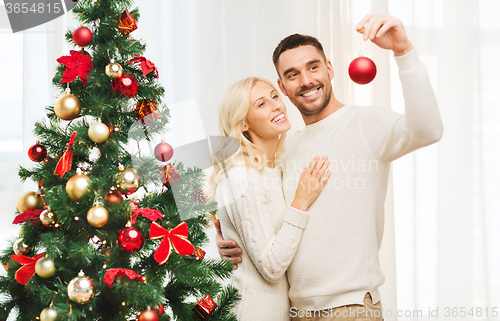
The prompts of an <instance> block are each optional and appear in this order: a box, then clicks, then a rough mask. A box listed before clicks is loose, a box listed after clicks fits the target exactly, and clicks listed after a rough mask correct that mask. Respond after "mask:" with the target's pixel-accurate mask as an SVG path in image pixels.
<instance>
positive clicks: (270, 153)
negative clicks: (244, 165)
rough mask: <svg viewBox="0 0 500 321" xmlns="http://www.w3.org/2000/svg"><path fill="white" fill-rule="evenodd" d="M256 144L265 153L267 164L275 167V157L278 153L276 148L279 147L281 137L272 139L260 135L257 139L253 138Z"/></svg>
mask: <svg viewBox="0 0 500 321" xmlns="http://www.w3.org/2000/svg"><path fill="white" fill-rule="evenodd" d="M253 141H254V144H255V145H257V146H259V147H260V148H262V150H264V153H265V157H266V159H265V162H264V163H265V165H266V166H267V167H270V168H274V159H275V155H276V150H277V149H278V142H279V137H276V138H272V139H268V138H266V139H263V138H260V137H258V138H257V139H253Z"/></svg>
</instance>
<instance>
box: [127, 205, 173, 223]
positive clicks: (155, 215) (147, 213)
mask: <svg viewBox="0 0 500 321" xmlns="http://www.w3.org/2000/svg"><path fill="white" fill-rule="evenodd" d="M139 215H142V216H144V217H146V218H149V219H150V220H151V221H153V222H156V221H157V220H158V219H159V218H162V217H164V216H165V215H163V214H162V213H161V212H160V211H158V210H153V209H150V208H136V209H135V210H134V213H132V225H134V224H135V221H136V220H137V217H138V216H139Z"/></svg>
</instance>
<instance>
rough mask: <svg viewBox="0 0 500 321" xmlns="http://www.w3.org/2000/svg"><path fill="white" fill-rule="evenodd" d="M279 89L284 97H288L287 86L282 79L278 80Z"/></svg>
mask: <svg viewBox="0 0 500 321" xmlns="http://www.w3.org/2000/svg"><path fill="white" fill-rule="evenodd" d="M278 87H280V90H281V92H282V93H283V95H285V96H287V97H288V93H287V92H286V89H285V85H283V82H282V81H281V78H278Z"/></svg>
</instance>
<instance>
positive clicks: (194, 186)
mask: <svg viewBox="0 0 500 321" xmlns="http://www.w3.org/2000/svg"><path fill="white" fill-rule="evenodd" d="M131 6H132V3H131V1H126V0H122V1H117V0H97V1H95V0H80V1H78V3H77V5H76V6H75V8H74V9H73V13H74V14H75V16H76V18H77V19H78V21H80V23H81V25H82V26H81V27H79V28H77V29H76V30H70V31H68V32H67V34H66V39H67V41H68V42H69V43H70V44H73V45H74V46H75V50H71V52H70V54H69V55H67V56H62V57H60V58H59V59H58V60H57V61H58V62H59V67H58V69H57V72H56V74H55V76H54V78H53V84H54V85H55V86H57V87H59V88H60V89H61V91H64V93H62V95H61V97H60V98H58V99H57V101H56V102H55V104H54V106H49V107H47V118H48V120H46V121H39V122H37V123H36V124H35V129H34V133H35V135H36V136H37V137H38V139H39V141H38V142H37V143H36V144H34V145H33V146H32V147H31V148H30V150H29V156H30V158H31V159H32V160H33V162H34V163H33V166H31V165H30V166H27V167H21V168H20V171H19V174H20V177H21V179H22V180H23V181H24V180H27V179H32V180H33V181H35V182H38V186H39V190H38V191H36V192H35V191H33V192H28V193H25V194H24V195H22V196H21V197H20V198H19V201H18V205H17V210H18V213H17V214H16V217H15V219H14V224H21V225H22V228H21V230H20V235H19V238H17V239H16V240H15V241H14V242H13V244H12V246H11V247H9V248H8V249H6V250H5V251H4V253H3V254H2V257H1V260H2V263H3V266H4V268H5V269H6V270H7V273H6V275H5V276H2V277H0V291H1V292H2V293H3V294H5V295H6V297H7V298H6V299H5V300H4V301H3V302H2V303H1V304H0V319H2V320H5V319H7V318H8V317H9V315H10V314H11V313H17V320H42V321H48V320H107V321H109V320H143V321H146V320H182V321H188V320H200V319H205V320H236V317H235V316H234V315H233V314H232V313H230V310H231V308H232V307H233V306H234V304H235V303H236V300H237V299H238V294H237V290H236V289H235V288H233V287H231V286H226V287H224V286H223V285H221V283H220V282H221V281H222V280H224V279H227V278H228V277H229V276H230V273H231V271H232V264H231V263H230V262H226V261H222V260H218V259H217V260H214V259H208V258H204V251H203V250H202V248H201V246H202V245H203V244H204V243H206V242H207V241H208V239H207V236H206V235H205V231H204V229H205V227H206V225H207V224H208V216H207V213H208V212H209V211H210V210H212V209H213V208H214V206H213V204H210V203H207V202H206V198H205V196H204V194H203V188H202V181H203V176H202V172H201V170H200V169H197V168H194V169H192V168H184V167H183V165H182V163H181V162H175V163H173V164H172V163H169V160H170V159H171V157H172V153H173V150H172V147H171V146H170V145H169V144H168V143H165V142H162V143H160V144H158V145H157V146H156V148H155V153H154V154H155V157H156V159H155V158H154V157H146V156H144V155H143V156H142V157H141V156H140V155H130V154H129V153H127V152H126V150H125V146H126V145H127V144H129V140H130V139H131V138H132V139H135V140H137V141H138V142H140V141H141V140H146V141H150V140H152V139H153V137H157V136H158V135H161V133H162V131H163V130H164V128H165V127H168V125H167V123H168V119H169V117H168V109H167V107H166V106H164V105H163V104H162V103H161V98H162V96H163V94H164V89H163V88H162V86H161V85H160V83H159V81H158V76H159V75H158V70H157V69H156V67H155V66H154V64H153V63H152V62H151V61H149V60H148V59H146V58H145V57H144V56H142V55H143V54H144V52H145V45H144V44H143V43H141V42H140V41H138V40H135V39H134V38H133V37H132V35H131V33H132V32H133V31H134V30H136V29H137V22H138V20H139V12H138V10H137V9H133V10H132V8H131ZM129 9H130V11H129ZM137 124H139V126H138V125H137ZM134 165H135V166H134ZM138 165H140V166H138ZM152 185H155V186H158V188H157V189H156V190H151V189H150V186H152ZM173 186H175V187H176V188H175V195H174V189H173V188H172V187H173ZM146 189H150V191H147V190H146ZM140 191H142V194H141V193H140ZM139 194H141V195H140V196H138V195H139ZM181 199H182V200H185V201H184V202H183V204H182V206H183V210H187V211H188V212H189V213H190V216H189V218H185V217H183V218H181V216H180V215H179V210H178V206H177V205H178V204H176V201H179V200H181ZM13 311H15V312H13Z"/></svg>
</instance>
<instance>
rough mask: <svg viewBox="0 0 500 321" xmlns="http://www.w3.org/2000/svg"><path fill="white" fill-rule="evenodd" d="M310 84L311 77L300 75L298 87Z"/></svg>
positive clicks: (305, 73) (304, 74) (306, 74)
mask: <svg viewBox="0 0 500 321" xmlns="http://www.w3.org/2000/svg"><path fill="white" fill-rule="evenodd" d="M311 84H312V77H311V75H309V74H308V73H307V72H303V73H301V74H300V85H301V86H304V87H307V86H309V85H311Z"/></svg>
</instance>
